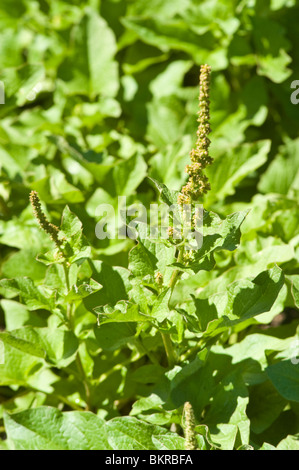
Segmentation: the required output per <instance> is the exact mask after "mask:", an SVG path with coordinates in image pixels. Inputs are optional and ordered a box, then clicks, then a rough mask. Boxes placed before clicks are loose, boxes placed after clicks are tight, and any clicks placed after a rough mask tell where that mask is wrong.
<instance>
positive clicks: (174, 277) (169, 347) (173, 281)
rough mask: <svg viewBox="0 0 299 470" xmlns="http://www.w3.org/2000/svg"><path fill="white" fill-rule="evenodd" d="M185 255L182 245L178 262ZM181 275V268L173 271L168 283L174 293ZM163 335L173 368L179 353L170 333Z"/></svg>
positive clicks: (170, 364)
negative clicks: (175, 348)
mask: <svg viewBox="0 0 299 470" xmlns="http://www.w3.org/2000/svg"><path fill="white" fill-rule="evenodd" d="M183 256H184V246H181V247H180V248H179V253H178V257H177V262H178V263H181V262H182V261H183ZM179 275H180V270H179V269H176V270H175V271H174V272H173V273H172V276H171V278H170V281H169V285H168V287H170V289H171V294H172V292H173V289H174V287H175V285H176V283H177V281H178V279H179ZM161 336H162V340H163V344H164V348H165V352H166V356H167V360H168V365H169V367H170V368H172V367H174V366H175V364H176V363H177V360H178V358H177V354H176V352H175V350H174V347H173V344H172V341H171V338H170V335H169V334H168V333H161Z"/></svg>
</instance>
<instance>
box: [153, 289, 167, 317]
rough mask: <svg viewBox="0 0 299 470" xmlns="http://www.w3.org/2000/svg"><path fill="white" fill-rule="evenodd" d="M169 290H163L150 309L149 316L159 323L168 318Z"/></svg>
mask: <svg viewBox="0 0 299 470" xmlns="http://www.w3.org/2000/svg"><path fill="white" fill-rule="evenodd" d="M171 293H172V292H171V289H170V288H168V289H165V290H164V291H163V292H162V293H161V294H159V295H158V297H157V299H156V300H155V302H154V304H153V308H152V312H151V315H152V316H153V317H154V318H155V319H156V320H157V321H158V322H159V323H160V322H163V321H164V320H165V318H167V317H169V313H170V312H169V306H168V304H169V300H170V297H171Z"/></svg>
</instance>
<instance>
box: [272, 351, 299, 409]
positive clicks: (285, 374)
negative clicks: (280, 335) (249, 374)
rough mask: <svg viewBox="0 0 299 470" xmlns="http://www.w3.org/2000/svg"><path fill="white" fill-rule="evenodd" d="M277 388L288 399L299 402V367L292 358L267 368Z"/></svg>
mask: <svg viewBox="0 0 299 470" xmlns="http://www.w3.org/2000/svg"><path fill="white" fill-rule="evenodd" d="M266 372H267V374H268V377H269V379H270V380H271V382H272V383H273V385H274V387H275V388H276V390H277V391H278V392H279V393H280V394H281V395H282V396H283V397H284V398H285V399H286V400H291V401H296V402H299V369H298V365H297V364H296V363H295V364H293V363H292V360H289V361H281V362H277V363H276V364H272V365H271V366H269V367H268V368H267V369H266Z"/></svg>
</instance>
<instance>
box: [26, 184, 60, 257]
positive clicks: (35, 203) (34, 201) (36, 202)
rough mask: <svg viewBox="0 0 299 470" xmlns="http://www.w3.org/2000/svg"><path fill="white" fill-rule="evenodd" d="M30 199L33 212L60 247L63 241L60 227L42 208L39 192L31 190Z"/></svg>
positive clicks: (41, 225)
mask: <svg viewBox="0 0 299 470" xmlns="http://www.w3.org/2000/svg"><path fill="white" fill-rule="evenodd" d="M29 199H30V202H31V205H32V208H33V214H34V216H35V218H36V219H37V220H38V223H39V225H40V227H41V228H42V229H43V230H44V231H45V232H46V233H48V234H49V235H50V238H51V239H52V240H53V241H54V242H55V244H56V246H57V247H58V248H59V247H60V245H61V241H60V240H59V238H58V232H59V228H58V227H56V225H53V224H51V223H50V222H49V221H48V219H47V217H46V215H45V213H44V212H43V210H42V208H41V204H40V199H39V197H38V194H37V192H36V191H31V193H30V196H29Z"/></svg>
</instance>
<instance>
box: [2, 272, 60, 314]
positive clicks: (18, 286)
mask: <svg viewBox="0 0 299 470" xmlns="http://www.w3.org/2000/svg"><path fill="white" fill-rule="evenodd" d="M0 287H1V288H3V289H5V290H6V291H8V292H11V293H12V294H14V295H18V294H19V295H20V296H21V298H22V300H23V301H24V302H25V304H26V305H27V306H28V308H30V309H31V310H37V309H40V308H43V309H46V310H50V311H52V310H53V308H54V295H53V294H52V293H51V295H50V296H49V295H46V293H45V292H43V290H42V289H41V287H37V286H35V285H34V283H33V281H32V280H31V279H30V278H27V277H20V278H17V277H16V278H15V279H2V280H1V281H0Z"/></svg>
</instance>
